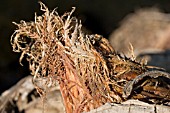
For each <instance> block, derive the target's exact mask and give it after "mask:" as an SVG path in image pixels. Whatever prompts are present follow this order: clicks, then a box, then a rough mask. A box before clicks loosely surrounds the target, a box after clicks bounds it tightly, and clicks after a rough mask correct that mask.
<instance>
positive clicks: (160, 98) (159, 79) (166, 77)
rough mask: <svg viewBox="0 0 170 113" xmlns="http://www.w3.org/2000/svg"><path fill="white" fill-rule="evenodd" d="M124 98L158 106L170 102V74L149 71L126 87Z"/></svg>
mask: <svg viewBox="0 0 170 113" xmlns="http://www.w3.org/2000/svg"><path fill="white" fill-rule="evenodd" d="M123 97H124V98H134V99H139V100H142V101H146V102H149V103H156V104H162V103H165V102H170V74H169V73H166V72H162V71H147V72H145V73H143V74H141V75H139V76H137V77H136V78H135V79H133V80H132V81H129V82H128V83H127V84H126V85H125V87H124V90H123Z"/></svg>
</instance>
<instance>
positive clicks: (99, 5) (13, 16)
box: [0, 0, 170, 93]
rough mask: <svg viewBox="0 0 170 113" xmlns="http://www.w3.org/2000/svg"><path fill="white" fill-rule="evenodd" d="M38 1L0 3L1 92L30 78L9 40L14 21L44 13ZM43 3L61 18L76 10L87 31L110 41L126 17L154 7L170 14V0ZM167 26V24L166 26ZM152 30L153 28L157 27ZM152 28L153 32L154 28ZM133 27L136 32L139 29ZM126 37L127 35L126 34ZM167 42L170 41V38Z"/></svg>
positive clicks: (4, 0) (51, 0)
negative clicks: (66, 13)
mask: <svg viewBox="0 0 170 113" xmlns="http://www.w3.org/2000/svg"><path fill="white" fill-rule="evenodd" d="M38 1H39V0H1V3H0V50H1V51H0V93H2V92H3V91H4V90H7V89H8V88H10V87H11V86H12V85H14V84H15V83H16V82H17V81H19V80H20V79H21V78H23V77H24V76H27V75H29V69H28V63H27V62H26V61H25V60H24V61H23V62H22V63H23V65H24V66H21V65H20V64H19V56H20V54H18V53H14V52H13V51H12V47H11V45H10V37H11V35H12V33H13V32H14V30H15V29H16V26H15V25H14V24H12V22H17V23H19V22H20V20H25V21H34V15H35V12H36V13H37V15H41V14H42V13H43V12H41V11H40V5H39V3H38ZM41 1H42V2H43V3H45V4H46V6H47V7H48V8H49V9H51V10H53V9H54V8H56V7H58V8H57V11H58V12H59V14H60V15H62V14H63V13H64V12H66V11H71V8H72V7H76V11H75V13H74V16H76V17H77V18H78V19H80V20H81V22H82V24H83V26H85V28H86V29H87V30H88V31H90V33H93V34H96V33H97V34H101V35H103V36H104V37H106V38H109V39H110V40H112V39H116V38H114V37H117V36H115V35H117V34H116V33H117V32H118V30H121V29H120V28H122V25H123V24H122V23H126V19H127V18H128V17H129V16H127V15H129V14H133V13H134V12H136V11H137V10H140V9H143V8H153V7H154V8H156V9H159V10H161V12H163V13H169V12H170V1H169V0H129V1H125V0H107V1H106V0H41ZM158 12H159V11H158ZM137 14H138V13H137ZM151 14H152V13H151ZM149 15H150V14H149ZM167 15H168V14H167ZM158 16H159V15H158ZM168 18H169V17H168ZM127 20H128V19H127ZM158 20H159V19H158ZM132 21H133V20H132ZM159 21H160V20H159ZM161 21H162V20H161ZM166 22H167V23H168V24H169V21H167V20H166ZM130 23H131V22H130ZM130 23H129V24H128V26H131V24H130ZM132 23H133V22H132ZM141 23H142V21H141ZM165 25H167V24H166V23H165ZM152 27H153V28H154V27H155V26H152ZM152 27H151V28H150V29H152ZM134 28H135V29H136V27H134ZM142 29H143V28H142ZM114 31H116V32H114ZM166 31H168V30H166ZM128 33H133V32H128ZM135 33H136V36H137V35H140V34H138V31H135ZM142 33H143V32H142ZM119 35H120V34H119ZM123 36H127V34H124V35H123ZM142 36H143V35H142ZM167 36H169V35H167ZM133 37H135V36H133ZM124 38H125V37H124ZM146 40H147V39H146V37H145V41H146ZM152 40H154V39H152ZM167 40H170V38H169V39H167ZM158 42H159V41H158ZM119 43H121V42H119ZM151 43H152V42H151ZM119 45H120V44H119ZM167 45H168V44H167ZM145 47H146V46H145ZM115 48H117V50H118V51H119V47H115ZM167 48H170V47H167ZM167 48H166V49H167ZM120 50H121V49H120ZM121 51H123V50H121ZM163 58H164V57H163Z"/></svg>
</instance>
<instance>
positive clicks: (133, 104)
mask: <svg viewBox="0 0 170 113" xmlns="http://www.w3.org/2000/svg"><path fill="white" fill-rule="evenodd" d="M87 113H170V107H168V106H163V105H153V104H147V103H145V102H142V101H139V100H127V101H125V102H123V103H122V104H115V103H106V104H105V105H103V106H101V107H99V108H97V109H94V110H91V111H90V112H87Z"/></svg>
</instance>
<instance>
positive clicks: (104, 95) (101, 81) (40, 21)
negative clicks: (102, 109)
mask: <svg viewBox="0 0 170 113" xmlns="http://www.w3.org/2000/svg"><path fill="white" fill-rule="evenodd" d="M40 5H41V10H42V11H43V12H44V14H43V15H41V16H37V15H35V20H34V21H31V22H25V21H21V22H20V23H19V24H17V23H14V24H16V25H17V29H16V30H15V32H14V33H13V35H12V36H11V44H12V47H13V51H14V52H21V57H20V62H21V61H22V59H23V57H24V56H25V57H26V58H27V61H28V62H29V68H30V70H31V74H32V75H33V76H34V77H33V83H34V84H35V86H37V85H36V79H37V78H44V77H45V78H48V82H47V83H46V84H47V85H48V86H50V85H51V84H52V83H53V82H54V81H56V80H57V81H58V82H59V85H60V90H61V94H62V97H63V101H64V105H65V109H66V112H67V113H80V112H83V111H90V110H91V109H95V108H97V107H99V106H101V105H103V104H105V103H107V102H115V103H120V102H122V101H125V100H127V98H125V97H124V96H123V92H124V86H125V85H126V84H127V83H128V82H129V81H131V80H132V79H134V78H135V77H136V76H138V75H140V74H142V73H144V72H146V71H148V68H147V66H146V65H144V64H143V63H138V62H136V61H135V60H134V59H133V58H126V57H122V56H120V55H119V54H117V52H116V51H115V50H114V49H113V48H112V47H111V45H110V44H109V42H108V40H107V39H105V38H103V37H102V36H101V35H97V34H95V35H89V34H85V33H84V32H83V31H82V29H81V27H82V25H81V23H80V21H78V20H77V19H76V18H75V17H73V16H72V13H73V12H74V10H75V8H73V9H72V10H71V12H68V13H65V14H63V15H62V16H59V14H58V13H57V11H56V9H54V10H53V11H49V10H48V8H47V7H46V6H45V5H44V4H43V3H41V2H40ZM36 89H37V91H38V92H39V94H40V95H41V96H43V95H45V93H46V91H45V90H44V89H43V88H41V87H36ZM125 92H126V93H127V90H125ZM131 93H132V90H131V92H130V94H131ZM128 96H129V95H128ZM131 97H133V96H131ZM135 98H137V97H136V96H135Z"/></svg>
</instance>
